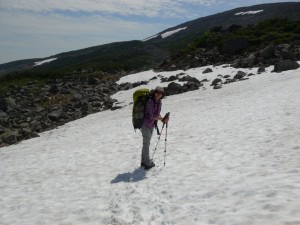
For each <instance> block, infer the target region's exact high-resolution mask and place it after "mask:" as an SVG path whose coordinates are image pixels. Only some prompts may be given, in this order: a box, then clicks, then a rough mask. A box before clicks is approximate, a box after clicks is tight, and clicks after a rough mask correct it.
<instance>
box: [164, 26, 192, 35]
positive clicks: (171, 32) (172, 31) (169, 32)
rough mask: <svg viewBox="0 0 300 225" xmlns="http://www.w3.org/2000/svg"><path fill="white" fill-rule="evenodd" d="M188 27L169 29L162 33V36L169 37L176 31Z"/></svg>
mask: <svg viewBox="0 0 300 225" xmlns="http://www.w3.org/2000/svg"><path fill="white" fill-rule="evenodd" d="M186 28H187V27H182V28H178V29H176V30H171V31H167V32H165V33H163V34H161V37H162V38H166V37H169V36H171V35H172V34H175V33H177V32H179V31H181V30H185V29H186Z"/></svg>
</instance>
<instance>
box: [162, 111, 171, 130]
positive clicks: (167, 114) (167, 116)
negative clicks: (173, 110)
mask: <svg viewBox="0 0 300 225" xmlns="http://www.w3.org/2000/svg"><path fill="white" fill-rule="evenodd" d="M169 116H170V112H168V113H166V115H165V116H164V118H163V121H164V120H165V119H166V118H169ZM164 124H166V126H167V127H168V123H165V122H164Z"/></svg>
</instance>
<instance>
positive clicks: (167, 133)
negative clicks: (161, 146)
mask: <svg viewBox="0 0 300 225" xmlns="http://www.w3.org/2000/svg"><path fill="white" fill-rule="evenodd" d="M167 137H168V123H167V124H166V137H165V156H164V166H165V165H166V156H167Z"/></svg>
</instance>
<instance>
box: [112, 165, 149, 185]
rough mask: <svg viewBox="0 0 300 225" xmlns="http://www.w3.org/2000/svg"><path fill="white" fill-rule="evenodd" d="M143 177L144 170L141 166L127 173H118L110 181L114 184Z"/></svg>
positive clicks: (144, 175) (142, 178) (136, 180)
mask: <svg viewBox="0 0 300 225" xmlns="http://www.w3.org/2000/svg"><path fill="white" fill-rule="evenodd" d="M145 178H146V171H145V170H143V169H141V168H137V169H135V170H134V171H133V172H131V173H130V172H127V173H121V174H118V175H117V176H116V177H115V179H113V180H112V181H111V182H110V183H112V184H115V183H120V182H126V183H130V182H138V181H141V180H144V179H145Z"/></svg>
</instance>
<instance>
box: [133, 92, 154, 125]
mask: <svg viewBox="0 0 300 225" xmlns="http://www.w3.org/2000/svg"><path fill="white" fill-rule="evenodd" d="M150 97H151V92H150V90H149V89H147V88H141V89H138V90H136V91H135V92H134V93H133V108H132V124H133V127H134V129H141V128H142V126H143V123H144V116H145V108H146V104H147V101H148V100H149V98H150Z"/></svg>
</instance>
